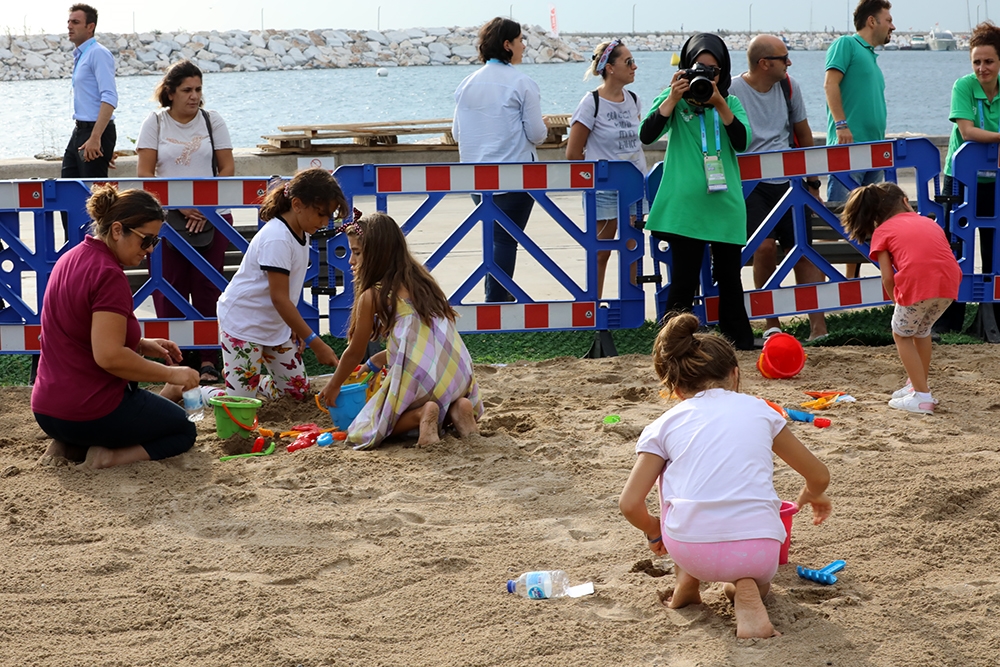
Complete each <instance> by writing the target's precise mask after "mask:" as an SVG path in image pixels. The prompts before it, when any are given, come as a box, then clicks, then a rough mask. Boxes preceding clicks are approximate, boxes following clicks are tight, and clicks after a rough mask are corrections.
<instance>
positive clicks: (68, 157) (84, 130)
mask: <svg viewBox="0 0 1000 667" xmlns="http://www.w3.org/2000/svg"><path fill="white" fill-rule="evenodd" d="M93 130H94V124H93V123H89V122H85V121H82V120H78V121H76V127H75V128H74V129H73V136H71V137H70V138H69V144H67V145H66V152H65V153H63V161H62V175H61V178H107V177H108V164H109V163H110V162H111V156H112V155H114V153H115V144H117V143H118V134H117V133H116V132H115V121H113V120H112V121H108V125H107V127H105V128H104V134H102V135H101V151H102V152H103V153H104V155H102V156H101V157H99V158H97V159H95V160H91V161H90V162H84V161H83V152H82V151H80V146H82V145H83V144H84V143H86V141H87V139H90V133H91V132H92V131H93Z"/></svg>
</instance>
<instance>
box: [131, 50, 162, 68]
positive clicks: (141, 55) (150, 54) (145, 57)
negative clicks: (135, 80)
mask: <svg viewBox="0 0 1000 667" xmlns="http://www.w3.org/2000/svg"><path fill="white" fill-rule="evenodd" d="M135 57H136V58H138V59H139V61H140V62H142V63H145V64H146V65H151V64H153V63H155V62H156V60H157V59H158V58H159V57H160V54H159V53H157V52H156V51H154V50H152V49H142V50H141V51H139V52H137V53H136V54H135Z"/></svg>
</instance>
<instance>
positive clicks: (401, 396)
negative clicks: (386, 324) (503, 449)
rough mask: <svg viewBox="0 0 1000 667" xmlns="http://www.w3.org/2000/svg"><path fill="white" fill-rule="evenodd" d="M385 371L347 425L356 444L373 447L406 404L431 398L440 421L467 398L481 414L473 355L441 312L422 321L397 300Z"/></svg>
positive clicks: (415, 404) (350, 439) (415, 405)
mask: <svg viewBox="0 0 1000 667" xmlns="http://www.w3.org/2000/svg"><path fill="white" fill-rule="evenodd" d="M386 348H387V351H388V359H387V362H386V365H387V367H388V371H389V372H388V375H387V376H386V378H385V380H384V381H383V382H382V386H381V387H380V388H379V390H378V391H377V392H375V394H374V395H373V396H372V397H371V399H369V400H368V402H367V403H366V404H365V407H364V408H362V410H361V412H360V413H359V414H358V416H357V417H356V418H355V419H354V421H353V422H351V425H350V427H348V429H347V440H348V442H350V443H351V444H352V445H353V446H354V449H370V448H371V447H375V446H376V445H378V444H379V443H381V442H382V440H384V439H385V437H386V436H387V435H389V434H390V433H392V429H393V428H394V427H395V426H396V422H397V421H398V420H399V417H400V416H401V415H402V414H403V413H404V412H406V411H407V410H412V409H414V408H419V407H420V406H422V405H423V404H425V403H426V402H427V401H434V402H435V403H437V404H438V406H440V408H441V414H440V417H439V418H438V423H439V425H440V424H443V423H444V419H445V416H446V414H447V412H448V408H449V406H451V404H452V403H454V402H455V401H457V400H458V399H460V398H463V397H464V398H468V399H469V400H470V401H471V402H472V409H473V410H474V411H475V413H476V416H477V417H481V416H482V414H483V402H482V400H481V399H480V398H479V385H477V384H476V379H475V377H473V375H472V357H470V356H469V351H468V350H467V349H466V348H465V343H463V342H462V337H461V336H459V335H458V329H457V328H456V327H455V323H454V322H451V321H450V320H448V319H447V318H444V317H436V318H434V319H433V320H432V321H431V323H430V325H426V324H424V323H423V322H422V321H421V320H420V316H419V315H418V314H417V313H416V311H414V310H413V307H412V306H411V305H410V303H409V302H408V301H404V300H402V299H400V300H399V302H398V304H397V306H396V323H395V325H394V326H393V328H392V333H391V334H389V341H388V344H387V346H386Z"/></svg>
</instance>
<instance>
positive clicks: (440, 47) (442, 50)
mask: <svg viewBox="0 0 1000 667" xmlns="http://www.w3.org/2000/svg"><path fill="white" fill-rule="evenodd" d="M427 49H428V50H429V51H430V52H431V56H433V55H434V54H435V53H437V54H440V55H443V56H450V55H451V47H450V46H448V45H447V44H442V43H441V42H431V43H430V44H428V45H427Z"/></svg>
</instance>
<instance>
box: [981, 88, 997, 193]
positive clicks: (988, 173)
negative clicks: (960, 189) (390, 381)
mask: <svg viewBox="0 0 1000 667" xmlns="http://www.w3.org/2000/svg"><path fill="white" fill-rule="evenodd" d="M977 102H979V129H980V130H985V129H986V114H984V113H983V101H982V100H981V99H980V100H977ZM996 177H997V172H996V170H984V169H980V170H979V171H977V172H976V178H977V179H984V180H987V179H988V180H996Z"/></svg>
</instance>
